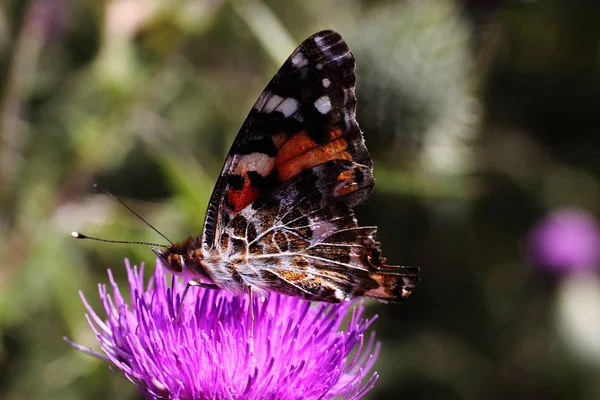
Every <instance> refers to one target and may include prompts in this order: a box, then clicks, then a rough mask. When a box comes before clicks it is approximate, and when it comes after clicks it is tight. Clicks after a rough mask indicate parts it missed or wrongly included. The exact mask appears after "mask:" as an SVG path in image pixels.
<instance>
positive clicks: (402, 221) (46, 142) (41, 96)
mask: <svg viewBox="0 0 600 400" xmlns="http://www.w3.org/2000/svg"><path fill="white" fill-rule="evenodd" d="M598 21H600V2H598V1H596V0H577V1H561V0H545V1H501V0H496V1H492V0H489V1H485V0H483V1H476V0H470V1H468V0H463V1H449V0H407V1H367V0H363V1H359V0H351V1H348V0H334V1H329V2H322V1H318V0H309V1H305V0H291V1H286V2H282V1H276V0H264V1H261V0H252V1H241V0H239V1H228V0H177V1H175V0H163V1H160V0H111V1H109V0H106V1H88V2H83V1H80V2H76V1H69V0H6V1H4V2H2V4H1V5H0V79H1V84H0V398H2V399H9V400H21V399H65V400H68V399H109V398H110V399H112V398H118V399H137V398H139V395H138V393H137V390H136V389H135V387H133V386H132V385H131V384H129V383H128V382H126V381H125V380H124V379H121V378H120V377H118V376H117V375H115V374H113V373H111V372H110V371H109V370H108V368H107V366H106V365H105V364H103V363H102V362H100V361H98V360H96V359H93V358H91V357H88V356H85V355H83V354H81V353H79V352H77V351H75V350H74V349H72V348H71V347H70V346H68V345H67V344H66V343H65V342H63V340H62V337H63V336H65V335H66V336H69V337H70V338H71V339H73V340H75V341H76V342H79V343H83V344H85V345H88V346H92V347H95V348H98V346H97V344H96V342H95V338H94V335H93V333H92V332H91V330H90V329H89V327H88V326H87V323H86V321H85V319H84V316H83V315H84V307H83V306H82V304H81V302H80V300H79V297H78V293H77V292H78V291H79V290H83V291H84V292H85V293H86V294H87V297H88V299H94V298H95V297H96V296H94V293H96V291H97V284H98V283H99V282H102V283H106V282H107V278H106V269H107V268H112V270H113V271H114V272H115V274H117V276H118V277H119V279H121V280H123V278H124V275H125V270H124V268H123V259H124V258H125V257H128V258H129V259H130V260H131V261H132V262H134V263H139V262H142V261H146V262H148V263H150V264H153V262H154V256H153V254H152V253H151V251H150V250H149V249H148V248H147V247H144V246H134V245H109V244H103V243H98V242H89V241H88V242H85V241H75V240H73V239H71V238H70V237H69V233H70V232H71V231H72V230H81V231H82V232H83V233H87V234H90V235H94V236H99V237H104V238H109V239H125V240H147V241H158V242H162V240H161V238H160V237H158V236H157V235H156V234H155V233H154V232H152V231H151V230H150V229H148V228H147V227H146V226H144V225H143V224H142V223H141V222H140V221H139V220H137V219H136V218H135V217H133V216H132V215H131V214H129V213H128V212H127V211H125V210H124V209H123V208H122V207H120V206H119V205H118V204H117V203H116V202H114V201H112V200H111V199H109V198H107V197H106V196H103V195H99V194H95V193H93V192H92V190H91V185H92V184H93V183H94V182H97V183H99V184H100V185H102V186H104V187H106V188H107V189H109V190H111V191H112V192H114V193H115V194H117V195H118V196H120V197H122V198H123V199H124V200H125V201H126V202H127V203H128V204H129V205H131V206H132V207H133V208H134V209H135V210H136V211H137V212H139V213H140V214H141V215H143V216H144V217H145V218H147V219H148V220H149V221H151V222H152V223H153V224H154V225H155V226H157V227H158V228H159V229H160V230H161V231H162V232H163V233H164V234H165V235H167V236H169V237H170V238H172V239H173V240H181V239H183V238H185V237H187V236H188V235H198V234H199V233H200V229H201V226H202V222H203V217H204V211H205V208H206V204H207V201H208V197H209V195H210V193H211V190H212V187H213V184H214V182H215V180H216V178H217V176H218V173H219V170H220V167H221V165H222V162H223V160H224V157H225V154H226V153H227V151H228V148H229V145H230V144H231V142H232V140H233V138H234V136H235V134H236V133H237V130H238V129H239V127H240V125H241V124H242V121H243V120H244V118H245V116H246V114H247V112H248V110H249V109H250V107H251V106H252V104H253V102H254V101H255V100H256V98H257V97H258V95H259V93H260V91H261V90H262V89H263V88H264V86H265V85H266V83H267V82H268V81H269V80H270V78H271V76H272V75H273V74H274V73H275V71H276V70H277V69H278V67H279V65H280V64H281V63H282V62H283V61H284V60H285V58H286V57H287V56H288V55H289V53H290V52H291V51H292V50H293V49H294V47H295V46H296V45H298V44H299V43H300V42H301V41H302V40H303V39H304V38H305V37H307V36H309V35H310V34H312V33H314V32H316V31H318V30H321V29H326V28H331V29H335V30H338V31H339V32H340V33H342V35H343V36H344V38H345V39H346V41H347V42H348V44H349V46H350V48H351V49H352V51H353V52H354V54H355V56H356V59H357V65H358V72H357V74H358V84H357V85H358V86H357V96H358V119H359V122H360V124H361V126H362V129H363V130H364V132H365V137H366V142H367V145H368V147H369V149H370V151H371V154H372V156H373V159H374V161H375V176H376V179H377V184H376V188H375V191H374V193H373V195H372V196H371V198H370V199H369V201H368V202H367V203H366V204H364V205H361V206H359V207H358V208H357V209H356V213H357V215H358V218H359V220H360V222H361V224H363V225H378V226H379V227H380V230H379V238H380V240H381V242H382V243H383V249H384V252H385V255H386V256H387V257H388V259H389V260H390V261H392V262H394V263H402V264H407V265H415V266H419V267H420V268H421V271H422V282H421V284H420V286H419V287H418V288H417V290H415V292H414V294H413V296H411V298H410V299H409V301H408V302H406V303H405V304H402V305H381V304H377V303H369V305H368V307H369V313H371V314H375V313H377V314H379V316H380V318H379V319H378V321H377V322H376V324H375V329H376V331H377V333H378V337H379V339H380V340H381V341H382V342H383V350H382V353H381V355H380V357H379V360H378V363H377V370H378V371H379V372H380V374H381V378H380V380H379V382H378V384H377V385H376V387H375V388H374V389H373V390H372V391H371V392H370V393H369V395H368V398H370V399H394V398H403V399H506V398H511V399H537V398H543V399H598V398H600V283H599V278H598V275H597V272H598V266H599V251H600V250H599V248H600V233H599V228H598V221H597V217H598V215H600V155H599V154H600V136H599V135H598V131H599V129H600V24H599V23H598ZM92 303H93V305H96V306H97V305H98V302H97V301H96V302H93V301H92Z"/></svg>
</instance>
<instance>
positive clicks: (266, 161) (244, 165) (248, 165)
mask: <svg viewBox="0 0 600 400" xmlns="http://www.w3.org/2000/svg"><path fill="white" fill-rule="evenodd" d="M274 166H275V157H269V156H268V155H266V154H264V153H258V152H255V153H250V154H245V155H243V156H241V157H239V158H238V159H237V163H236V166H235V173H236V174H238V175H242V176H243V175H244V174H247V173H248V171H255V172H257V173H259V174H260V175H261V176H268V175H269V174H270V173H271V171H272V170H273V167H274Z"/></svg>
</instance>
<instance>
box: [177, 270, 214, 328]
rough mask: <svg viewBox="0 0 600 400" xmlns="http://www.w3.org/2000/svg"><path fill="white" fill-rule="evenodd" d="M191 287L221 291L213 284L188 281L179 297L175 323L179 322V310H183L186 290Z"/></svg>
mask: <svg viewBox="0 0 600 400" xmlns="http://www.w3.org/2000/svg"><path fill="white" fill-rule="evenodd" d="M192 286H196V287H203V288H205V289H215V290H219V289H221V288H220V287H218V286H217V285H215V284H214V283H205V282H200V281H195V280H190V281H188V283H187V285H185V289H183V294H182V295H181V302H180V303H179V309H178V310H177V319H176V321H177V322H179V321H180V320H181V310H183V300H184V299H185V296H186V295H187V293H188V290H190V287H192Z"/></svg>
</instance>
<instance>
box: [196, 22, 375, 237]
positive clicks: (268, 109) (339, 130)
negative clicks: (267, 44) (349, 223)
mask: <svg viewBox="0 0 600 400" xmlns="http://www.w3.org/2000/svg"><path fill="white" fill-rule="evenodd" d="M355 81H356V78H355V61H354V57H353V56H352V53H351V52H350V49H349V48H348V46H347V45H346V43H345V42H344V40H343V39H342V37H341V36H340V35H339V34H338V33H336V32H333V31H323V32H319V33H317V34H315V35H313V36H311V37H310V38H308V39H306V40H305V41H304V42H303V43H302V44H301V45H300V46H299V47H298V48H297V49H296V50H295V51H294V52H293V53H292V55H291V56H290V57H289V58H288V59H287V61H286V62H285V63H284V64H283V66H282V67H281V69H280V70H279V72H278V73H277V74H276V75H275V77H274V78H273V79H272V80H271V82H270V83H269V84H268V85H267V87H266V89H265V90H264V91H263V93H262V94H261V95H260V97H259V98H258V100H257V102H256V104H255V105H254V107H253V108H252V110H251V111H250V114H249V115H248V117H247V118H246V121H245V122H244V124H243V125H242V128H241V129H240V132H239V133H238V135H237V137H236V139H235V141H234V143H233V145H232V147H231V150H230V152H229V155H228V156H227V159H226V161H225V166H224V167H223V171H222V173H221V176H220V178H219V180H218V182H217V185H216V187H215V190H214V192H213V194H212V196H211V200H210V203H209V207H208V211H207V217H206V222H205V226H204V231H203V241H204V242H205V243H206V244H207V245H209V246H212V245H213V243H214V241H215V238H218V236H219V235H220V232H219V228H220V227H223V226H225V225H226V224H227V222H229V220H231V218H232V217H233V216H235V215H236V214H237V213H238V212H239V211H241V209H243V208H244V207H246V206H247V205H248V204H250V203H252V202H253V201H255V200H257V199H258V198H259V197H261V196H268V194H269V193H270V192H272V191H273V190H274V189H275V188H276V187H277V186H279V185H280V184H281V183H282V182H285V181H287V180H288V179H291V178H293V177H294V176H296V175H298V174H299V173H300V172H302V171H305V170H309V169H311V168H312V167H314V166H316V165H319V164H322V163H323V162H325V161H329V160H333V159H341V160H351V161H352V162H353V163H355V164H357V165H360V166H362V168H361V169H360V176H352V175H351V174H350V173H348V175H347V176H346V177H345V179H346V180H347V181H348V185H346V187H342V186H343V185H341V186H340V189H339V190H340V191H341V192H343V194H344V197H345V200H344V201H346V202H347V203H348V204H350V205H355V204H358V203H360V202H361V201H363V200H364V199H365V198H366V197H367V196H368V195H369V193H370V192H371V189H372V186H373V176H372V172H371V165H372V163H371V158H370V156H369V153H368V152H367V149H366V147H365V144H364V140H363V137H362V133H361V131H360V128H359V127H358V124H357V122H356V119H355V108H356V99H355V95H354V86H355ZM342 178H344V177H342ZM342 178H340V179H342ZM354 181H356V182H354Z"/></svg>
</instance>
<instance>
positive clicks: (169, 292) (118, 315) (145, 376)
mask: <svg viewBox="0 0 600 400" xmlns="http://www.w3.org/2000/svg"><path fill="white" fill-rule="evenodd" d="M127 273H128V276H129V291H130V294H131V303H132V306H131V307H130V306H129V305H128V304H127V303H126V302H125V300H124V299H123V297H122V296H121V294H120V292H119V288H118V287H117V284H116V283H115V281H114V279H113V276H112V274H111V272H110V270H109V272H108V274H109V279H110V282H111V286H112V295H111V294H109V293H108V291H107V288H106V285H100V298H101V300H102V303H103V305H104V310H105V313H106V315H107V319H106V320H104V319H103V318H101V317H100V316H99V315H98V314H96V312H94V311H93V310H92V308H91V307H90V305H89V304H88V303H87V301H86V300H85V297H84V296H83V295H81V297H82V299H83V302H84V304H85V306H86V308H87V312H88V314H87V315H86V316H87V319H88V321H89V323H90V326H91V327H92V329H93V330H94V332H95V333H96V336H97V338H98V340H99V342H100V346H101V348H102V351H103V352H104V354H100V353H97V352H95V351H93V350H90V349H86V348H84V347H82V346H80V345H77V344H74V343H71V344H72V345H73V346H75V347H76V348H77V349H78V350H81V351H83V352H85V353H88V354H91V355H93V356H96V357H99V358H101V359H103V360H105V361H106V362H108V363H110V364H112V366H114V367H116V368H117V369H119V370H120V371H121V372H122V373H123V374H124V375H125V376H126V377H127V378H128V379H129V380H130V381H132V382H134V383H135V384H136V385H138V386H139V388H140V390H141V392H142V393H143V395H144V396H145V397H146V398H148V399H326V398H331V397H333V396H342V397H343V398H347V399H358V398H360V397H362V396H363V395H364V394H365V393H366V392H367V391H368V390H370V389H371V388H372V387H373V385H374V384H375V381H376V380H377V373H372V374H370V373H369V370H370V369H371V368H372V366H373V364H374V362H375V359H376V357H377V353H378V351H379V344H375V342H374V335H373V334H371V335H370V339H368V340H367V343H366V344H365V343H364V334H365V331H366V330H367V328H368V327H369V325H370V324H371V323H372V321H373V320H372V319H371V320H365V319H364V318H363V316H362V315H363V307H362V304H359V305H357V306H351V304H349V303H344V304H339V305H327V304H322V303H317V304H313V305H311V303H310V302H307V301H304V300H300V299H297V298H295V297H289V296H283V295H279V294H275V293H273V294H271V295H270V296H269V297H268V298H267V299H265V300H264V301H263V300H257V301H255V310H254V314H255V321H254V355H252V354H251V352H250V350H249V343H248V336H249V335H248V333H249V332H248V308H247V307H248V298H247V296H246V297H234V296H232V295H231V294H229V293H226V292H224V291H216V290H210V289H201V288H192V290H190V293H189V294H188V296H187V297H186V298H185V301H184V306H183V309H182V313H181V318H180V321H175V317H174V316H175V315H176V314H177V310H178V304H179V302H180V298H181V294H182V292H183V289H184V287H185V283H183V282H180V281H179V280H175V279H173V278H171V282H172V285H171V287H169V286H168V285H167V281H168V280H169V279H167V277H166V275H165V272H164V270H163V268H162V267H160V266H157V267H156V270H155V272H154V275H153V277H152V278H151V279H150V282H149V283H148V284H147V285H145V284H144V279H143V266H142V267H141V268H140V269H139V270H138V268H137V267H133V268H131V267H130V266H129V264H128V263H127ZM172 288H173V289H172ZM349 309H350V310H351V317H350V318H349V321H348V322H347V327H346V328H345V329H342V322H343V320H344V318H345V316H346V315H347V314H348V310H349Z"/></svg>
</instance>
